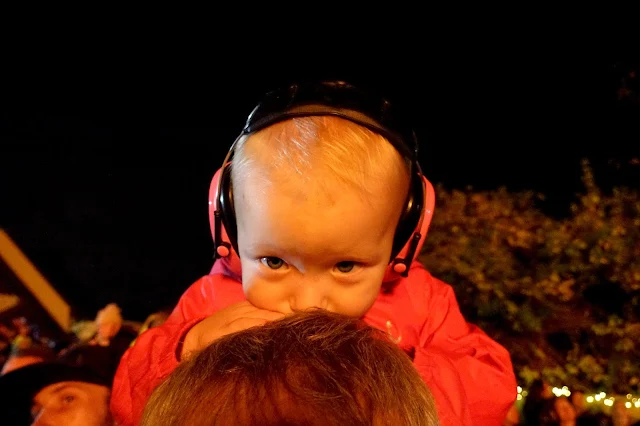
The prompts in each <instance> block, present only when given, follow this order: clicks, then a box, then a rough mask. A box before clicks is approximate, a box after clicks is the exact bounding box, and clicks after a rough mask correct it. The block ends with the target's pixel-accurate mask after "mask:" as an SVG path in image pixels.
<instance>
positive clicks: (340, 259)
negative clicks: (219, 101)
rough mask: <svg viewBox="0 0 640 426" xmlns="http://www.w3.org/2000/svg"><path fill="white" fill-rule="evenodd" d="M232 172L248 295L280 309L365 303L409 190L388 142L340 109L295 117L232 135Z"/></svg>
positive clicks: (356, 311)
mask: <svg viewBox="0 0 640 426" xmlns="http://www.w3.org/2000/svg"><path fill="white" fill-rule="evenodd" d="M231 179H232V184H233V187H234V205H235V212H236V220H237V229H238V245H239V247H240V253H239V254H240V259H241V261H242V281H243V285H244V290H245V293H246V295H247V298H248V299H249V301H251V302H252V303H253V304H254V305H256V306H258V307H260V308H263V309H269V310H273V311H279V312H283V313H289V312H292V311H296V310H304V309H307V308H310V307H319V308H323V309H327V310H330V311H334V312H338V313H342V314H346V315H351V316H361V315H363V314H364V313H365V312H366V311H367V310H368V309H369V308H370V307H371V305H372V304H373V302H374V300H375V298H376V296H377V295H378V293H379V291H380V286H381V285H382V281H383V276H384V274H385V270H386V268H387V266H388V264H389V259H390V256H391V249H392V244H393V240H394V235H395V230H396V226H397V224H398V221H399V219H400V215H401V213H402V210H403V208H404V205H405V201H406V198H407V194H408V191H409V169H408V167H407V165H406V162H405V160H404V159H403V158H402V156H401V155H400V154H399V153H398V152H397V151H396V149H394V147H393V146H392V145H391V144H390V143H389V142H388V141H386V140H385V139H384V138H383V137H382V136H381V135H378V134H376V133H374V132H372V131H370V130H368V129H366V128H364V127H362V126H360V125H357V124H355V123H353V122H351V121H348V120H345V119H342V118H339V117H332V116H320V117H301V118H294V119H290V120H286V121H282V122H279V123H277V124H274V125H272V126H270V127H267V128H265V129H263V130H260V131H259V132H257V133H255V134H252V135H250V136H249V137H248V138H246V139H244V140H241V141H239V143H238V144H237V146H236V152H235V156H234V163H233V164H232V174H231Z"/></svg>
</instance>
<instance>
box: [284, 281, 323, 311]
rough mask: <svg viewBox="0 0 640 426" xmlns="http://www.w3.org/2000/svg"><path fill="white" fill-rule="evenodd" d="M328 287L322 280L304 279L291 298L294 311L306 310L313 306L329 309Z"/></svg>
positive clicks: (290, 303)
mask: <svg viewBox="0 0 640 426" xmlns="http://www.w3.org/2000/svg"><path fill="white" fill-rule="evenodd" d="M327 302H328V298H327V287H326V283H323V282H322V280H303V282H302V283H300V284H299V285H298V286H297V287H296V288H295V290H294V292H293V293H292V295H291V298H290V299H289V305H290V307H291V310H292V311H304V310H306V309H311V308H322V309H327V307H328V303H327Z"/></svg>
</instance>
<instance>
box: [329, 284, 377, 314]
mask: <svg viewBox="0 0 640 426" xmlns="http://www.w3.org/2000/svg"><path fill="white" fill-rule="evenodd" d="M380 286H381V285H378V284H376V282H375V281H374V282H370V283H368V284H365V285H363V286H362V287H360V288H352V289H346V290H345V291H344V292H342V293H341V294H340V295H338V297H337V298H336V299H334V300H335V301H334V304H333V305H334V308H333V309H332V310H334V311H336V312H337V313H339V314H343V315H348V316H350V317H361V316H363V315H365V314H366V313H367V312H368V311H369V309H371V306H373V304H374V303H375V301H376V298H377V297H378V295H379V294H380Z"/></svg>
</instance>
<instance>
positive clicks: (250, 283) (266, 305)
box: [242, 274, 282, 312]
mask: <svg viewBox="0 0 640 426" xmlns="http://www.w3.org/2000/svg"><path fill="white" fill-rule="evenodd" d="M242 290H243V292H244V296H245V297H246V298H247V300H248V301H249V302H250V303H251V304H252V305H253V306H255V307H257V308H260V309H267V310H270V311H276V312H279V311H280V310H281V307H280V305H281V304H282V301H281V300H280V299H281V297H280V296H279V294H278V293H279V290H278V286H277V285H273V284H271V283H267V282H264V281H263V280H260V279H259V278H258V277H256V276H255V275H252V274H246V275H245V274H243V277H242Z"/></svg>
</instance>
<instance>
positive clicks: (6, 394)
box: [0, 345, 117, 426]
mask: <svg viewBox="0 0 640 426" xmlns="http://www.w3.org/2000/svg"><path fill="white" fill-rule="evenodd" d="M110 352H111V351H110V348H109V347H102V346H90V345H82V346H77V347H74V348H71V349H70V350H68V351H65V352H63V353H62V354H61V355H59V356H58V357H57V358H56V359H55V360H54V361H48V362H39V363H36V364H31V365H28V366H25V367H21V368H18V369H16V370H13V371H10V372H8V373H6V374H4V375H3V376H0V413H2V414H1V416H2V424H3V425H6V426H9V425H11V426H13V425H15V426H18V425H29V424H31V406H32V401H33V398H34V397H35V396H36V394H37V393H38V392H39V391H40V390H42V389H43V388H45V387H47V386H49V385H52V384H54V383H60V382H69V381H78V382H86V383H93V384H97V385H102V386H107V387H111V384H112V382H113V377H114V375H115V369H116V368H117V363H115V364H114V363H113V362H111V359H110V358H111V357H112V354H111V353H110Z"/></svg>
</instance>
